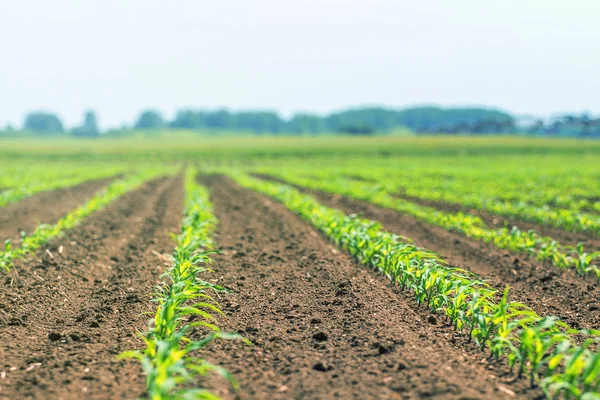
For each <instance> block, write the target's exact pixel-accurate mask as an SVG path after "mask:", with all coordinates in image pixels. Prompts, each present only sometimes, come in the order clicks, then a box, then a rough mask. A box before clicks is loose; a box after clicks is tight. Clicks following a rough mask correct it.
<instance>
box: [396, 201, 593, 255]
mask: <svg viewBox="0 0 600 400" xmlns="http://www.w3.org/2000/svg"><path fill="white" fill-rule="evenodd" d="M398 197H400V198H403V199H406V200H408V201H411V202H413V203H417V204H421V205H424V206H428V207H433V208H436V209H438V210H441V211H444V212H448V213H453V214H455V213H457V212H463V213H467V214H472V215H476V216H478V217H480V218H481V219H482V220H483V221H484V222H485V223H486V224H487V225H488V226H489V227H490V228H502V227H504V225H505V224H506V225H508V226H509V227H511V226H517V227H519V229H521V230H524V231H528V230H530V229H533V230H534V231H536V232H537V233H539V234H540V235H542V236H550V237H551V238H552V239H555V240H556V241H557V242H559V243H560V244H562V245H569V246H576V245H577V243H580V242H581V243H583V244H584V246H585V249H586V250H587V251H588V252H593V251H598V250H600V238H598V236H597V235H596V234H594V233H591V232H589V233H584V232H569V231H566V230H563V229H559V228H555V227H552V226H547V225H541V224H536V223H533V222H527V221H524V220H521V219H518V218H506V217H501V216H498V215H492V214H490V213H488V212H486V211H483V210H475V209H472V208H469V207H464V206H461V205H459V204H452V203H447V202H444V201H433V200H424V199H420V198H418V197H409V196H398Z"/></svg>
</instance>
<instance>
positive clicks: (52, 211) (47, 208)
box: [0, 178, 113, 246]
mask: <svg viewBox="0 0 600 400" xmlns="http://www.w3.org/2000/svg"><path fill="white" fill-rule="evenodd" d="M112 179H113V178H108V179H99V180H93V181H88V182H85V183H82V184H79V185H76V186H72V187H67V188H61V189H56V190H50V191H47V192H40V193H36V194H34V195H33V196H30V197H27V198H25V199H22V200H21V201H19V202H17V203H11V204H7V205H6V206H4V207H0V244H1V243H4V241H5V240H6V239H11V240H12V241H13V243H14V244H15V245H17V246H18V245H19V243H20V237H21V231H24V232H26V233H28V234H30V233H31V232H33V230H34V229H35V228H36V227H37V226H38V225H39V224H41V223H44V224H54V223H56V222H57V221H58V220H59V219H60V218H62V217H63V216H64V215H65V214H67V213H68V212H69V211H71V210H72V209H74V208H75V207H77V206H80V205H82V204H83V203H84V202H85V201H86V200H88V199H89V198H91V197H92V196H93V195H94V194H95V193H96V192H97V191H99V190H100V189H102V188H103V187H105V186H106V185H107V184H108V183H109V182H110V181H111V180H112Z"/></svg>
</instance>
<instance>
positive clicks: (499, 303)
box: [229, 171, 600, 399]
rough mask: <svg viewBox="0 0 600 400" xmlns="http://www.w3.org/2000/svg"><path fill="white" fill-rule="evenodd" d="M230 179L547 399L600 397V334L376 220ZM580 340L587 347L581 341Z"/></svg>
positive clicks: (287, 190)
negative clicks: (292, 215)
mask: <svg viewBox="0 0 600 400" xmlns="http://www.w3.org/2000/svg"><path fill="white" fill-rule="evenodd" d="M229 174H230V176H232V177H233V178H234V179H235V180H236V181H237V182H238V183H239V184H241V185H242V186H244V187H246V188H249V189H252V190H256V191H258V192H261V193H263V194H265V195H268V196H270V197H272V198H274V199H276V200H278V201H280V202H282V203H283V204H284V205H285V206H287V207H288V208H289V209H290V210H292V211H294V212H296V213H297V214H298V215H300V216H301V217H302V218H304V219H306V220H307V221H308V222H310V223H311V224H312V225H314V226H315V227H316V228H317V229H319V230H321V231H322V232H324V233H325V234H326V235H327V236H328V237H330V238H331V239H332V240H333V241H334V242H335V243H336V244H337V245H338V246H340V247H342V248H343V249H345V250H347V251H348V252H350V253H351V254H352V255H354V256H356V257H357V258H358V259H359V260H360V261H361V262H362V263H363V264H366V265H369V266H371V267H372V268H374V269H375V270H377V271H379V272H382V273H384V274H385V275H386V276H388V277H390V278H391V279H393V282H394V283H396V284H399V285H400V286H401V288H402V289H405V290H406V289H410V290H412V291H413V292H414V294H415V298H416V301H417V303H419V304H425V305H427V306H428V307H429V308H430V309H431V310H432V311H434V312H438V313H442V314H443V315H445V316H446V317H448V318H449V320H450V322H451V323H452V324H453V325H454V326H455V327H456V329H458V330H461V331H463V330H466V331H467V332H468V335H469V337H470V338H471V339H472V340H473V341H474V342H475V343H476V344H477V345H478V346H479V347H481V348H482V349H483V348H485V347H487V348H488V349H489V350H490V355H491V356H492V357H494V358H496V359H499V358H500V357H506V358H507V360H508V362H509V365H510V367H511V369H512V367H514V366H518V373H519V375H524V374H526V375H527V376H528V377H529V379H530V382H531V384H532V385H535V384H539V385H541V387H542V390H543V391H544V393H546V395H547V396H548V397H549V398H552V397H553V396H555V395H558V394H559V393H561V392H564V391H565V390H566V389H565V387H566V386H565V385H568V388H569V393H571V394H573V395H574V396H575V397H577V398H582V399H593V398H596V397H593V396H597V395H598V393H597V389H598V385H599V384H600V376H599V374H598V373H597V363H598V354H596V353H593V352H592V351H590V350H589V347H590V344H589V343H591V342H596V341H598V339H599V338H600V331H597V330H575V329H571V328H570V327H568V326H567V325H566V324H565V323H563V322H561V321H559V320H558V319H557V318H556V317H541V316H539V315H538V314H537V313H535V311H533V310H531V309H530V308H529V307H527V306H526V305H524V304H522V303H518V302H511V301H510V300H509V293H508V288H506V290H505V291H504V293H503V294H501V293H498V292H497V291H496V290H494V289H493V288H492V287H490V286H489V285H488V284H487V283H486V282H484V281H482V280H480V279H478V278H477V277H476V276H474V275H473V274H471V273H469V272H467V271H464V270H462V269H460V268H455V267H451V266H447V265H446V264H445V263H444V262H443V261H442V260H440V258H439V256H438V255H436V254H434V253H432V252H430V251H428V250H425V249H421V248H418V247H416V246H414V245H413V244H411V243H405V242H402V241H401V238H400V237H398V236H397V235H393V234H390V233H388V232H385V231H383V230H382V228H381V226H380V225H379V224H376V223H374V222H373V221H367V220H363V219H360V218H358V217H356V216H346V215H344V214H343V213H342V212H341V211H339V210H335V209H330V208H327V207H325V206H322V205H321V204H319V203H318V202H317V201H316V200H315V199H314V198H313V197H311V196H308V195H304V194H301V193H300V192H298V191H297V190H295V189H293V188H291V187H289V186H286V185H281V184H276V183H272V182H267V181H262V180H259V179H255V178H252V177H249V176H248V175H245V174H241V173H238V172H234V171H229ZM582 337H583V338H586V339H585V342H584V343H583V344H578V343H579V342H580V339H581V338H582ZM565 343H566V344H565ZM573 358H575V359H576V361H573ZM551 361H552V362H551ZM590 371H591V372H590Z"/></svg>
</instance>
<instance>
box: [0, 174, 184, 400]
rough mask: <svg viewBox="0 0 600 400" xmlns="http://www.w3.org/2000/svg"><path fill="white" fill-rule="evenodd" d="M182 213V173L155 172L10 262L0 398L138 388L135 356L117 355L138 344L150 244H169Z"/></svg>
mask: <svg viewBox="0 0 600 400" xmlns="http://www.w3.org/2000/svg"><path fill="white" fill-rule="evenodd" d="M182 213H183V183H182V180H181V178H180V177H179V178H168V179H167V178H162V179H157V180H154V181H151V182H148V183H147V184H145V185H144V186H143V187H142V188H140V189H139V190H136V191H134V192H131V193H128V194H126V195H124V196H123V197H122V198H120V199H118V200H117V201H116V202H115V203H113V204H111V205H110V206H108V207H107V208H106V209H104V210H103V211H100V212H98V213H97V214H94V215H92V216H90V217H89V218H88V219H86V220H85V221H83V222H82V224H81V225H80V226H78V227H76V228H75V229H73V230H71V231H70V232H67V233H66V235H65V236H63V237H61V238H59V239H57V240H55V241H54V242H53V243H52V244H51V245H50V246H48V247H46V248H44V249H42V250H40V251H39V252H37V253H36V254H35V255H34V256H32V257H30V258H29V259H28V260H26V261H20V262H17V264H16V265H15V267H14V268H13V271H12V273H11V274H10V275H9V276H5V277H3V280H2V283H3V284H2V290H1V291H0V343H2V345H1V347H0V370H1V371H2V373H1V374H2V375H0V376H1V377H2V379H0V398H7V399H27V398H35V399H84V398H85V399H117V398H130V399H132V398H138V397H140V396H143V395H144V392H145V380H144V376H143V375H142V371H141V368H140V367H139V364H137V363H136V362H132V361H118V360H117V359H116V356H117V355H118V354H119V353H120V352H122V351H125V350H132V349H139V348H140V347H142V345H141V342H140V340H139V339H138V338H137V337H136V333H137V332H143V331H144V330H145V329H146V323H147V321H148V319H149V316H147V315H142V313H143V312H148V311H152V310H153V309H154V308H155V305H154V304H152V303H151V302H150V301H149V299H150V296H151V294H152V288H153V287H154V285H156V283H157V281H158V277H159V275H160V273H161V271H162V270H163V269H164V265H162V262H161V260H160V258H159V257H157V255H156V254H155V253H154V252H157V253H171V252H172V250H173V247H174V246H175V243H174V242H173V241H172V240H171V239H170V237H169V236H168V234H169V232H177V231H178V229H179V225H180V221H181V216H182ZM46 250H47V251H46Z"/></svg>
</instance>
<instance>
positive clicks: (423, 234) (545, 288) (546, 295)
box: [261, 175, 600, 329]
mask: <svg viewBox="0 0 600 400" xmlns="http://www.w3.org/2000/svg"><path fill="white" fill-rule="evenodd" d="M261 177H262V178H269V177H268V176H265V175H261ZM270 179H273V180H276V179H274V178H272V177H271V178H270ZM299 189H301V190H303V191H305V192H310V193H311V194H313V195H315V196H316V197H317V198H318V200H319V201H320V202H321V203H322V204H324V205H327V206H329V207H334V208H339V209H341V210H343V211H344V212H345V213H347V214H353V213H355V214H358V213H360V214H361V215H362V217H364V218H367V219H371V220H375V221H379V222H381V223H382V224H383V226H384V228H385V229H386V230H388V231H390V232H393V233H396V234H399V235H402V236H404V237H406V238H409V239H411V240H412V241H413V242H414V243H415V244H417V245H419V246H421V247H424V248H427V249H429V250H432V251H434V252H436V253H438V254H440V255H441V256H442V258H443V259H444V260H446V261H447V262H448V263H449V264H450V265H453V266H457V267H461V268H464V269H467V270H470V271H473V272H474V273H476V274H478V275H479V276H481V277H482V278H484V279H486V281H488V282H489V283H490V284H491V285H492V286H494V287H496V288H497V289H498V290H504V287H505V286H506V285H510V288H511V289H510V290H511V293H512V295H511V298H512V299H513V300H518V301H522V302H524V303H525V304H527V305H529V306H530V307H531V308H532V309H534V310H535V311H536V312H538V313H539V314H540V315H555V316H558V317H560V318H561V319H562V320H564V321H565V322H567V323H569V324H570V325H571V326H573V327H576V328H577V327H579V328H596V329H598V328H600V312H598V309H599V308H598V307H600V287H599V286H598V285H596V284H593V283H591V281H590V282H588V281H586V280H584V279H583V278H581V277H579V276H576V275H575V274H574V273H573V271H563V270H561V269H559V268H557V267H555V266H553V265H548V264H545V263H539V262H536V261H534V260H528V259H525V258H523V257H522V255H520V254H513V253H511V252H509V251H505V250H501V249H498V248H497V247H495V246H493V245H491V244H487V243H484V242H481V241H477V240H472V239H468V238H466V237H465V236H464V235H462V234H459V233H455V232H449V231H447V230H445V229H443V228H440V227H438V226H435V225H431V224H428V223H425V222H422V221H420V220H417V219H416V218H414V217H412V216H410V215H407V214H402V213H399V212H397V211H394V210H390V209H386V208H382V207H378V206H375V205H373V204H370V203H367V202H364V201H360V200H355V199H350V198H347V197H343V196H339V195H332V194H329V193H323V192H317V191H310V190H306V189H302V188H299Z"/></svg>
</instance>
